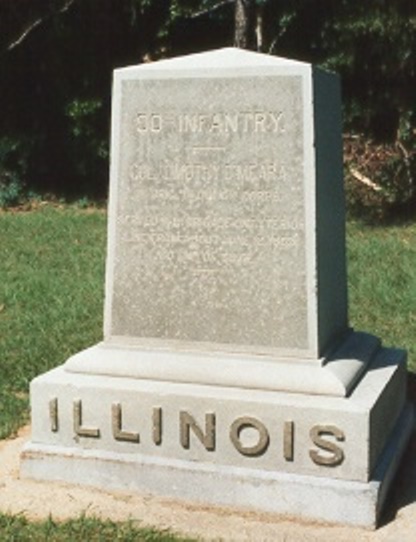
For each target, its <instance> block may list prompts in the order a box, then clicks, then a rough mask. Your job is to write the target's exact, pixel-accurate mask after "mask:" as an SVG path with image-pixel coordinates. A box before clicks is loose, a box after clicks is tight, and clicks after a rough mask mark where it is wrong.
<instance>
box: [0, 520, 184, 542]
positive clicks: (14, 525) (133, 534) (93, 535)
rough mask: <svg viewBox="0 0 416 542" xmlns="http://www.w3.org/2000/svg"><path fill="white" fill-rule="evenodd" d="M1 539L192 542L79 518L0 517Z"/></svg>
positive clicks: (23, 541) (21, 541) (164, 533)
mask: <svg viewBox="0 0 416 542" xmlns="http://www.w3.org/2000/svg"><path fill="white" fill-rule="evenodd" d="M0 539H1V540H4V541H8V542H12V541H13V542H26V541H30V542H49V541H54V542H74V541H82V540H84V541H88V542H113V541H119V542H133V541H134V542H180V541H182V542H186V541H189V542H191V539H189V538H186V539H185V538H178V537H177V536H175V535H173V534H172V533H170V532H168V531H158V530H156V529H151V528H143V527H138V526H135V524H134V523H133V522H124V523H114V522H112V521H102V520H99V519H96V518H89V517H82V516H81V517H80V518H78V519H73V520H69V521H65V522H56V521H54V520H52V519H51V518H49V519H47V520H46V521H41V522H30V521H28V520H27V519H26V518H25V517H24V516H22V515H18V516H12V515H8V514H0Z"/></svg>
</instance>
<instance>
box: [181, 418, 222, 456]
mask: <svg viewBox="0 0 416 542" xmlns="http://www.w3.org/2000/svg"><path fill="white" fill-rule="evenodd" d="M179 420H180V440H181V445H182V446H183V448H185V449H186V450H189V448H190V432H191V429H192V432H193V433H194V434H195V436H196V437H197V438H198V440H199V441H200V442H201V443H202V444H203V445H204V447H205V449H206V450H207V451H209V452H212V451H214V450H215V414H214V413H213V412H208V413H206V414H205V435H204V433H203V431H202V429H201V428H200V427H199V425H198V424H197V422H196V420H195V418H194V417H193V416H192V415H191V414H189V412H186V411H181V412H180V413H179Z"/></svg>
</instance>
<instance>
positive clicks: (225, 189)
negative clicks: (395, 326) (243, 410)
mask: <svg viewBox="0 0 416 542" xmlns="http://www.w3.org/2000/svg"><path fill="white" fill-rule="evenodd" d="M302 92H303V86H302V78H301V76H300V75H293V76H279V75H277V76H264V77H256V78H254V77H243V78H237V77H228V78H224V77H217V78H210V79H209V78H193V79H192V78H186V77H184V78H180V79H168V80H166V79H165V80H163V79H157V78H156V79H150V80H146V79H144V80H122V81H121V133H120V136H119V137H120V142H119V152H120V162H119V170H118V172H117V175H118V184H117V188H116V190H117V209H116V221H115V235H114V240H113V241H114V249H113V250H114V252H113V258H114V277H113V283H112V292H111V293H110V294H109V295H110V296H111V315H110V318H111V328H110V333H111V335H115V336H128V337H140V338H157V339H167V340H179V341H198V342H208V343H216V344H218V345H222V344H223V345H234V346H236V347H239V348H240V349H243V348H244V347H247V346H249V347H255V348H257V349H258V350H260V351H261V350H262V349H264V348H266V349H273V348H285V349H288V350H289V349H293V350H295V349H299V350H307V349H308V347H309V341H308V311H309V310H310V307H309V303H310V302H313V296H309V295H308V284H307V261H306V260H307V253H306V237H305V222H306V218H305V211H306V201H305V200H306V194H305V191H306V190H305V173H304V161H305V153H304V146H305V143H304V129H303V95H302ZM237 97H238V98H237ZM110 265H111V263H110Z"/></svg>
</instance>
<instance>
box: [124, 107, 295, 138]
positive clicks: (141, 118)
mask: <svg viewBox="0 0 416 542" xmlns="http://www.w3.org/2000/svg"><path fill="white" fill-rule="evenodd" d="M134 125H135V128H136V131H137V133H139V134H146V133H148V132H151V133H156V134H157V133H159V132H162V131H163V130H167V129H170V130H175V131H177V132H179V133H182V134H184V133H192V134H201V133H205V134H229V133H231V134H237V133H242V134H247V133H263V134H265V133H272V134H283V133H284V132H285V116H284V113H283V111H240V112H237V113H192V114H182V115H176V116H174V115H162V114H160V113H142V112H138V113H137V114H136V116H135V119H134Z"/></svg>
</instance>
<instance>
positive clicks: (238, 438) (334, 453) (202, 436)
mask: <svg viewBox="0 0 416 542" xmlns="http://www.w3.org/2000/svg"><path fill="white" fill-rule="evenodd" d="M48 409H49V417H50V420H51V423H50V430H51V431H52V432H59V431H60V425H59V409H58V399H57V398H53V399H52V400H50V401H49V403H48ZM110 415H111V436H112V438H113V439H114V440H115V441H125V442H131V443H136V444H138V445H140V444H141V437H140V433H139V432H138V431H126V430H125V429H123V423H122V422H123V412H122V404H121V403H120V402H117V401H116V402H113V403H112V404H111V407H110ZM150 416H151V422H152V424H151V432H150V435H149V439H150V441H151V442H153V444H154V445H155V446H160V445H162V442H163V424H162V421H163V408H162V407H161V406H156V407H153V408H152V409H151V412H150ZM200 419H201V418H200ZM202 419H204V422H205V423H204V427H202V426H201V424H200V422H198V421H197V419H196V418H195V417H194V415H193V414H191V413H190V412H188V411H185V410H182V411H180V412H179V413H178V418H177V421H178V433H179V444H180V446H181V447H182V448H183V449H185V450H190V449H191V447H194V446H197V444H196V443H198V442H199V444H200V445H202V447H203V448H204V449H205V450H206V451H207V452H214V451H219V450H217V444H216V442H217V416H216V413H215V412H213V411H212V412H206V413H205V415H204V417H203V418H202ZM73 426H74V432H75V434H76V436H77V437H87V438H101V436H102V435H101V431H100V429H99V428H98V427H86V426H84V425H83V421H82V401H81V400H80V399H77V400H75V401H74V402H73ZM269 429H270V428H267V426H266V425H265V424H264V423H263V422H262V421H261V420H259V419H258V418H256V417H254V416H239V417H237V418H235V419H234V420H233V422H232V423H231V424H230V426H229V434H228V436H229V442H230V443H231V445H232V446H233V448H234V449H235V451H236V452H237V453H239V454H240V455H242V456H244V457H248V458H256V457H261V456H262V455H264V454H265V453H266V452H268V450H269V448H270V445H271V438H270V431H269ZM295 429H296V426H295V422H294V421H293V420H288V421H285V422H283V427H282V437H283V438H282V443H283V446H282V451H281V452H280V453H282V456H283V459H285V461H291V462H293V461H295V436H296V431H295ZM191 435H193V437H194V439H192V436H191ZM309 437H310V440H311V443H312V444H313V445H314V446H315V447H316V448H317V449H314V448H312V449H310V450H309V451H308V456H309V458H310V459H311V460H312V462H313V463H314V464H315V465H317V466H319V467H331V468H333V467H337V466H339V465H341V464H342V463H343V462H344V460H345V453H344V450H343V448H342V447H341V446H340V445H339V443H342V442H345V440H346V437H345V433H344V431H342V429H340V428H339V427H337V426H336V425H323V424H316V425H314V426H313V427H312V428H311V430H310V431H309ZM334 441H335V442H334ZM192 442H193V443H192Z"/></svg>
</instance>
